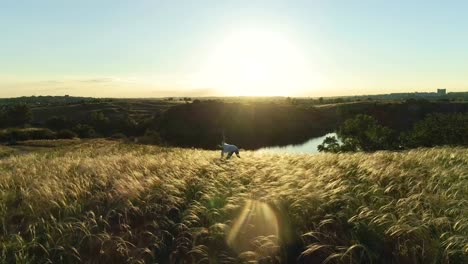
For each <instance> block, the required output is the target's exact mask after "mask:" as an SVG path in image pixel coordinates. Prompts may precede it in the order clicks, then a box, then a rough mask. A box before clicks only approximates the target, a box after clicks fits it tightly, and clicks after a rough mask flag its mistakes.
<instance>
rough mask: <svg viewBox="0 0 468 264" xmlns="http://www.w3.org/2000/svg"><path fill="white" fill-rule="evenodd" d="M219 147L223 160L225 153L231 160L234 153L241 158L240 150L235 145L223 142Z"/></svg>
mask: <svg viewBox="0 0 468 264" xmlns="http://www.w3.org/2000/svg"><path fill="white" fill-rule="evenodd" d="M219 147H220V148H221V158H223V157H224V153H227V154H228V155H227V157H226V159H230V158H231V156H232V154H234V153H236V156H237V157H238V158H240V155H239V148H238V147H236V146H235V145H230V144H226V143H225V142H223V143H221V145H219Z"/></svg>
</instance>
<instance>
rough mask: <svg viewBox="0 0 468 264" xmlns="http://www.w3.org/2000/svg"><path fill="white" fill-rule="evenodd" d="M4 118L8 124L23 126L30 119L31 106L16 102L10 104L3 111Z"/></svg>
mask: <svg viewBox="0 0 468 264" xmlns="http://www.w3.org/2000/svg"><path fill="white" fill-rule="evenodd" d="M5 118H6V123H7V125H8V126H13V127H21V126H24V125H26V124H27V123H29V122H30V121H31V119H32V112H31V108H30V107H29V106H28V105H26V104H16V105H13V106H10V107H8V108H7V109H6V111H5Z"/></svg>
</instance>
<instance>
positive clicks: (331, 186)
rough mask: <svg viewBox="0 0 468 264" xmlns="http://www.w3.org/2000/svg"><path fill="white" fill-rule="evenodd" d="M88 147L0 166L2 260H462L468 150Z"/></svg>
mask: <svg viewBox="0 0 468 264" xmlns="http://www.w3.org/2000/svg"><path fill="white" fill-rule="evenodd" d="M241 155H242V158H241V159H237V158H233V159H231V160H221V159H219V153H218V152H213V151H203V150H195V149H170V148H159V147H150V146H139V145H130V144H124V143H117V142H107V141H100V140H94V141H88V142H85V143H81V144H72V145H69V146H65V147H63V148H58V149H56V150H51V151H49V152H45V153H44V152H41V153H30V154H22V155H10V156H6V157H4V158H2V159H1V160H0V171H1V174H0V175H1V176H0V243H1V244H0V245H1V247H0V261H1V262H5V263H14V262H19V263H60V262H63V263H77V262H88V263H124V262H129V263H144V262H147V263H153V262H158V263H195V262H201V263H206V262H211V263H239V262H255V261H258V262H262V263H279V262H284V263H291V262H301V263H324V262H326V263H344V262H346V263H371V262H373V263H395V262H398V263H467V262H468V199H467V198H468V150H467V149H466V148H436V149H420V150H412V151H409V152H399V153H396V152H377V153H374V154H360V153H359V154H319V155H286V154H285V155H277V154H265V153H255V152H243V153H241Z"/></svg>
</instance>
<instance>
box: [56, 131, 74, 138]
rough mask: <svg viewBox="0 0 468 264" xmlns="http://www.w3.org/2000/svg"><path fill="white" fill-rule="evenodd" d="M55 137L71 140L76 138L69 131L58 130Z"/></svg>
mask: <svg viewBox="0 0 468 264" xmlns="http://www.w3.org/2000/svg"><path fill="white" fill-rule="evenodd" d="M56 137H57V138H58V139H73V138H76V137H78V135H77V134H76V133H75V132H73V131H71V130H68V129H64V130H60V131H59V132H57V136H56Z"/></svg>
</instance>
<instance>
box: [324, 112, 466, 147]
mask: <svg viewBox="0 0 468 264" xmlns="http://www.w3.org/2000/svg"><path fill="white" fill-rule="evenodd" d="M337 135H338V137H334V136H333V137H327V138H325V140H324V141H323V143H322V144H321V145H319V146H318V149H319V151H324V152H348V151H367V152H368V151H377V150H402V149H410V148H417V147H434V146H468V113H449V114H444V113H432V114H429V115H427V116H426V117H425V118H423V119H422V120H420V121H418V122H416V123H415V124H414V126H413V128H412V129H411V130H408V131H402V132H400V133H399V132H398V131H396V130H393V129H391V128H389V127H386V126H383V125H381V124H380V123H379V122H378V121H377V120H376V119H375V118H374V117H372V116H370V115H365V114H358V115H356V116H355V117H353V118H350V119H348V120H346V121H345V122H344V123H343V124H342V125H341V126H340V127H339V129H338V131H337Z"/></svg>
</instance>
